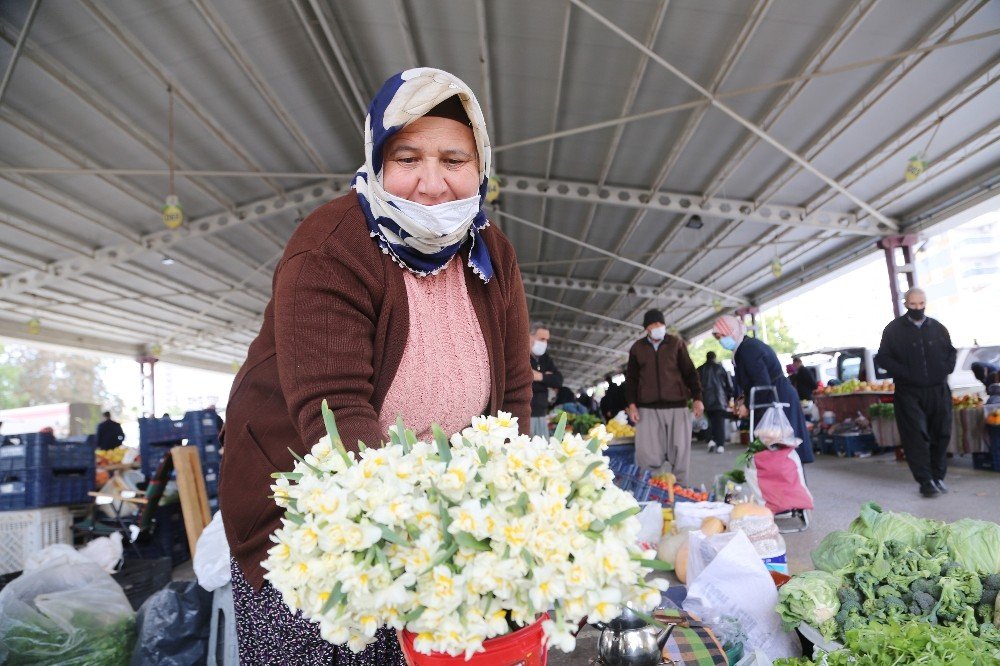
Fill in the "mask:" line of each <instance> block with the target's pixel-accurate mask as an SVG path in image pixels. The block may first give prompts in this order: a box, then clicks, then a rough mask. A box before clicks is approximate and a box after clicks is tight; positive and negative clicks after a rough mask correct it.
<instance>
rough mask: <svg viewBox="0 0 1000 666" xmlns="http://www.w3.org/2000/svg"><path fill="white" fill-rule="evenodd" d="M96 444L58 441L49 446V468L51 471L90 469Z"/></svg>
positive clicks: (93, 462)
mask: <svg viewBox="0 0 1000 666" xmlns="http://www.w3.org/2000/svg"><path fill="white" fill-rule="evenodd" d="M96 450H97V446H96V444H88V443H87V442H86V441H84V442H72V441H67V440H58V441H56V442H54V443H51V444H49V467H50V468H51V469H53V470H56V471H60V470H73V469H88V468H90V469H92V468H93V467H94V466H95V459H94V451H96Z"/></svg>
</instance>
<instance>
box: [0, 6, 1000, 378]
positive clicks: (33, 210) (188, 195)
mask: <svg viewBox="0 0 1000 666" xmlns="http://www.w3.org/2000/svg"><path fill="white" fill-rule="evenodd" d="M37 6H38V3H36V2H28V1H27V0H23V1H15V0H8V1H7V2H4V3H3V4H2V6H0V27H2V40H0V52H2V55H0V63H3V66H4V68H5V70H4V71H6V72H10V71H11V70H10V67H11V63H12V62H14V64H15V65H16V66H15V67H14V68H13V73H12V75H10V76H9V78H8V77H7V76H5V77H4V80H3V84H2V86H3V93H2V100H0V121H2V122H0V234H2V238H3V241H2V243H0V335H4V336H9V337H17V338H29V339H36V340H40V341H48V342H53V343H59V344H68V345H71V346H75V347H80V348H88V349H96V350H100V351H106V352H114V353H123V354H129V355H136V354H140V353H142V352H144V351H145V352H148V351H150V350H152V351H155V352H159V356H160V357H161V358H162V359H164V360H169V361H172V362H177V363H184V364H188V365H193V366H200V367H206V368H211V369H217V370H230V369H231V368H232V366H233V364H234V363H239V362H241V361H242V359H243V358H244V355H245V352H246V347H247V345H248V343H249V341H250V340H252V338H253V337H254V335H255V333H256V331H257V329H258V327H259V325H260V320H261V314H262V312H263V309H264V306H265V304H266V303H267V300H268V298H269V295H270V279H271V273H272V271H273V269H274V266H275V263H276V261H277V259H278V258H279V256H280V253H281V249H282V247H283V246H284V244H285V242H286V240H287V239H288V237H289V236H290V234H291V233H292V231H293V230H294V228H295V225H296V223H297V221H298V220H300V219H301V218H302V217H303V216H304V215H306V214H308V212H309V211H310V210H311V209H313V208H314V207H315V206H316V205H318V204H319V203H321V202H322V201H324V200H327V199H329V198H331V197H334V196H337V195H338V194H340V193H343V192H346V191H347V190H348V188H349V179H350V177H351V175H352V174H353V172H354V170H355V169H356V168H357V166H358V165H359V164H360V163H361V161H362V145H361V144H362V140H361V128H362V123H363V117H364V111H365V109H366V107H367V103H368V100H369V98H370V96H371V95H372V93H373V92H374V91H375V90H377V88H378V87H379V86H380V85H381V82H382V81H383V80H384V79H385V78H387V77H388V76H389V75H390V74H392V73H394V72H397V71H400V70H402V69H405V68H408V67H412V66H415V65H418V64H419V65H433V66H436V67H440V68H442V69H446V70H449V71H451V72H454V73H455V74H457V75H458V76H460V77H462V78H463V79H464V80H466V81H467V82H469V84H470V85H471V86H472V87H473V88H474V89H475V90H476V92H477V95H478V96H479V99H480V101H481V102H482V104H483V107H484V110H485V112H486V116H487V118H488V121H489V123H490V125H491V137H492V140H493V144H494V146H495V149H496V154H495V164H496V172H497V174H498V175H499V177H500V182H501V197H500V200H499V206H498V209H497V210H496V211H495V212H494V214H493V215H492V217H493V219H494V220H495V223H496V224H497V225H498V226H500V227H501V228H502V229H503V230H504V232H505V233H506V234H507V235H508V236H509V237H510V239H511V240H512V241H513V243H514V245H515V246H516V248H517V252H518V256H519V259H520V262H521V266H522V271H523V274H524V280H525V284H526V287H527V293H528V305H529V307H530V309H531V312H532V317H533V318H535V319H540V320H544V321H546V322H549V323H550V324H551V326H552V328H553V332H554V334H555V340H554V343H555V344H554V345H553V347H554V349H555V350H556V352H555V353H556V356H557V357H558V359H559V362H560V365H561V366H562V367H563V369H564V370H565V371H566V374H567V375H568V382H569V383H570V385H572V386H576V385H578V384H579V383H580V382H582V381H584V380H587V379H592V378H594V377H596V376H598V375H599V374H600V373H602V372H603V371H604V370H606V369H608V368H610V367H612V366H613V365H615V364H618V363H620V362H621V360H622V351H621V350H623V349H625V348H627V344H628V343H629V341H630V340H631V339H632V338H634V337H635V336H636V332H637V330H638V322H639V321H640V318H641V313H642V312H643V311H644V310H645V309H646V308H648V307H651V306H656V307H660V308H662V309H664V310H665V311H666V313H667V317H668V323H670V324H672V325H674V326H676V327H677V328H678V330H679V331H680V332H682V333H684V334H687V335H692V334H697V333H700V332H702V331H704V330H706V328H707V327H708V324H709V322H710V321H711V319H712V318H713V316H714V315H715V313H716V311H717V310H719V309H725V310H733V309H734V308H737V307H740V306H743V305H747V304H758V303H764V302H767V301H768V300H771V299H774V298H776V297H778V296H780V295H781V294H783V293H787V292H788V291H789V290H792V289H795V288H797V287H799V286H801V285H802V284H803V283H806V282H808V281H812V280H816V279H821V278H822V277H823V276H824V275H825V274H826V273H827V272H829V271H830V270H832V269H834V268H836V267H838V266H843V265H845V264H846V263H847V262H849V261H850V260H852V259H854V258H857V257H859V256H861V255H863V254H865V253H870V252H871V251H872V249H873V245H874V242H875V241H876V240H877V238H878V237H879V236H882V235H892V234H898V233H900V232H913V231H918V230H920V229H923V228H926V227H927V226H928V225H930V224H933V223H934V222H936V221H938V220H940V219H942V218H943V217H944V216H946V215H948V214H950V213H952V212H954V211H957V210H961V209H962V208H964V207H967V206H970V205H973V204H975V203H977V202H980V201H982V200H984V199H985V198H986V197H987V196H989V191H990V189H991V188H994V187H995V186H996V184H997V182H998V175H1000V145H998V144H997V140H998V138H1000V122H998V121H1000V95H998V90H997V88H996V86H995V85H994V84H995V83H996V80H997V77H998V73H1000V57H998V56H1000V40H998V35H1000V3H998V2H996V1H995V0H994V1H992V2H990V1H989V0H969V1H964V2H948V3H937V2H926V3H914V2H909V1H907V0H837V1H829V2H796V1H794V0H741V1H733V2H725V3H723V2H703V1H701V0H673V1H670V0H659V1H654V0H646V1H640V0H634V1H631V2H620V1H618V0H550V1H539V0H505V1H503V2H497V1H490V0H474V1H473V0H470V1H468V2H455V1H446V0H419V1H418V0H351V1H344V0H341V1H338V2H331V1H328V0H291V1H289V2H245V1H244V0H222V1H218V2H209V1H208V0H172V1H163V2H156V3H134V2H129V1H126V0H115V1H107V2H95V1H92V0H80V2H75V3H67V2H47V3H41V5H40V8H38V10H37V12H34V9H35V8H36V7H37ZM29 17H30V18H29ZM30 19H33V20H30ZM25 32H27V39H26V40H21V37H22V36H23V35H24V33H25ZM22 42H23V43H22ZM15 61H16V62H15ZM168 84H169V85H172V86H173V90H174V95H173V99H174V104H175V110H176V116H175V147H176V160H175V166H176V168H177V169H178V170H179V171H178V173H177V176H176V190H177V193H178V195H179V197H180V200H181V203H182V205H183V208H184V212H185V214H186V217H187V220H188V222H187V224H186V225H185V226H184V227H183V228H182V229H181V230H178V231H169V230H166V229H165V228H164V226H163V223H162V221H161V206H162V205H163V200H164V197H165V195H166V194H167V193H168V178H167V176H166V171H165V168H166V163H167V159H168V158H167V144H168V123H167V108H168V93H167V87H168ZM924 152H926V159H927V161H928V165H927V167H926V169H925V170H924V172H923V174H922V175H921V176H920V177H919V178H918V179H916V180H914V181H912V182H910V181H905V180H904V178H903V175H904V169H905V167H906V166H907V162H908V160H909V159H910V158H911V157H912V156H914V155H919V154H922V153H924ZM251 171H253V172H260V173H259V174H248V173H246V172H251ZM776 259H777V260H778V262H780V266H781V270H780V276H779V275H776V273H778V272H779V271H772V264H773V263H774V262H775V260H776ZM171 261H172V263H171ZM168 264H170V265H168ZM881 291H882V287H881V285H879V286H877V287H876V288H875V289H873V294H872V297H874V298H885V297H886V296H884V295H882V293H881ZM32 318H37V319H38V320H39V321H40V331H39V332H38V333H37V334H34V335H32V334H29V333H28V332H27V322H28V321H29V320H30V319H32Z"/></svg>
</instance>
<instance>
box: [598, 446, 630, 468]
mask: <svg viewBox="0 0 1000 666" xmlns="http://www.w3.org/2000/svg"><path fill="white" fill-rule="evenodd" d="M604 455H605V456H606V457H607V458H608V464H609V465H610V466H611V468H612V469H614V467H615V465H616V464H617V465H619V466H621V465H634V464H635V444H615V445H614V446H609V447H608V448H606V449H604Z"/></svg>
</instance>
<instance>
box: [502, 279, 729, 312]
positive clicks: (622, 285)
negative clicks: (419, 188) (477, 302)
mask: <svg viewBox="0 0 1000 666" xmlns="http://www.w3.org/2000/svg"><path fill="white" fill-rule="evenodd" d="M521 280H522V281H523V282H524V286H526V287H548V288H550V289H570V290H574V291H586V292H596V293H602V294H615V295H617V296H638V297H640V298H649V299H655V298H673V299H677V300H681V301H685V302H689V303H697V304H700V305H714V304H715V301H716V300H719V301H721V302H723V303H730V304H732V305H734V306H739V305H743V302H742V301H739V300H737V299H733V298H718V299H716V298H711V297H708V296H706V295H705V294H703V293H701V292H699V291H696V290H691V291H684V290H682V289H659V288H657V287H650V286H643V285H632V284H629V283H627V282H607V281H605V280H581V279H576V278H567V277H562V276H559V275H542V274H537V273H535V274H531V273H522V274H521Z"/></svg>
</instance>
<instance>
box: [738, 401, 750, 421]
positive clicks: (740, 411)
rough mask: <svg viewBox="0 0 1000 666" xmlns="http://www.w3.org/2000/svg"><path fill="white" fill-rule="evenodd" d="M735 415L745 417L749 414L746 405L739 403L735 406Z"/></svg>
mask: <svg viewBox="0 0 1000 666" xmlns="http://www.w3.org/2000/svg"><path fill="white" fill-rule="evenodd" d="M736 416H738V417H740V418H741V419H745V418H746V417H748V416H750V410H749V409H747V406H746V405H744V404H739V405H737V406H736Z"/></svg>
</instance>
